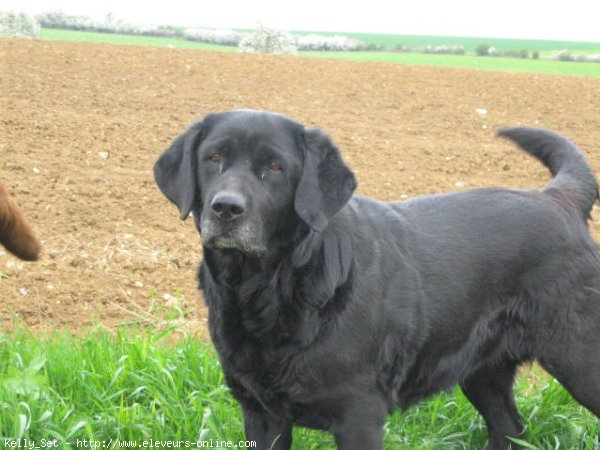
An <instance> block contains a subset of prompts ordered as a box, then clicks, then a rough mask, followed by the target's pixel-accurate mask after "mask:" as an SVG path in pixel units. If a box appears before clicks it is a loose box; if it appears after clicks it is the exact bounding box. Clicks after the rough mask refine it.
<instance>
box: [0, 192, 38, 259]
mask: <svg viewBox="0 0 600 450" xmlns="http://www.w3.org/2000/svg"><path fill="white" fill-rule="evenodd" d="M0 243H2V245H3V246H4V247H5V248H6V249H7V250H8V251H9V252H11V253H12V254H13V255H15V256H17V257H18V258H21V259H24V260H25V261H36V260H37V259H38V258H39V256H40V252H41V250H42V247H41V245H40V243H39V241H38V240H37V238H36V237H35V235H34V234H33V231H32V230H31V227H30V226H29V225H28V224H27V221H26V220H25V217H24V216H23V213H22V212H21V210H20V209H19V206H18V205H17V203H16V202H15V201H14V199H13V198H12V197H11V195H10V194H9V193H8V191H7V190H6V188H5V187H4V186H3V185H2V183H0Z"/></svg>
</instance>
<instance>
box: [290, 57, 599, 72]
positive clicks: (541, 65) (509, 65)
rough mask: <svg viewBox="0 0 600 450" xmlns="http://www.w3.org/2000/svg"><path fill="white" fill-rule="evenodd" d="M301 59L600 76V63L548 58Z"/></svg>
mask: <svg viewBox="0 0 600 450" xmlns="http://www.w3.org/2000/svg"><path fill="white" fill-rule="evenodd" d="M300 55H301V56H310V57H315V58H334V59H344V60H352V61H377V62H388V63H402V64H413V65H424V66H438V67H464V68H471V69H481V70H496V71H504V72H535V73H545V74H552V75H576V76H588V77H600V64H598V63H580V62H570V61H551V60H545V59H519V58H492V57H482V56H471V55H429V54H423V53H396V52H301V53H300Z"/></svg>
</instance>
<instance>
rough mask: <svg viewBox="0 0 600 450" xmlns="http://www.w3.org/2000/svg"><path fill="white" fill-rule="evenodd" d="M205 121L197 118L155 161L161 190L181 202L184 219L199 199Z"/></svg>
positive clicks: (156, 175)
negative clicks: (198, 170) (198, 157)
mask: <svg viewBox="0 0 600 450" xmlns="http://www.w3.org/2000/svg"><path fill="white" fill-rule="evenodd" d="M203 127H204V124H203V122H196V123H195V124H193V125H192V126H190V127H189V128H188V129H187V130H186V131H185V132H184V133H183V134H181V135H179V136H178V137H177V139H175V140H174V141H173V143H172V144H171V146H170V147H169V148H168V149H167V150H166V151H165V152H164V153H163V154H162V155H161V156H160V158H158V161H156V163H155V164H154V179H155V180H156V184H158V187H159V188H160V190H161V192H162V193H163V194H164V195H165V197H167V198H168V199H169V200H171V201H172V202H173V203H175V204H176V205H177V207H178V208H179V213H180V217H181V219H182V220H185V219H187V217H188V216H189V214H190V211H191V210H192V208H193V206H194V203H195V202H197V201H199V199H200V192H198V187H197V186H196V149H197V147H198V144H199V142H200V139H201V138H202V131H203Z"/></svg>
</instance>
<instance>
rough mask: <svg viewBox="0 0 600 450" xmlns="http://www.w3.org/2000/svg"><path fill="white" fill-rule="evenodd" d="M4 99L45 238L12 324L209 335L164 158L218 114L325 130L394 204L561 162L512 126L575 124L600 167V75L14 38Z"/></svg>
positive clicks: (19, 173)
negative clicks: (506, 134)
mask: <svg viewBox="0 0 600 450" xmlns="http://www.w3.org/2000/svg"><path fill="white" fill-rule="evenodd" d="M0 102H1V104H0V108H1V112H0V121H1V122H0V130H1V134H0V179H1V180H2V182H3V183H4V184H5V185H6V187H7V188H8V189H9V190H10V191H11V192H12V194H13V195H14V197H15V198H16V200H17V202H18V203H19V204H20V205H21V206H22V208H23V210H24V212H25V214H26V216H27V218H28V219H29V222H30V223H31V225H32V226H33V228H34V229H35V230H36V232H37V234H38V236H39V238H40V240H41V241H42V243H43V245H44V254H43V257H42V260H41V261H39V262H37V263H23V262H20V261H18V260H16V259H15V258H13V257H12V256H10V255H8V254H6V252H3V253H1V254H0V273H1V274H2V278H1V279H0V319H2V324H3V326H4V327H9V326H11V325H12V324H13V323H14V321H15V320H16V319H17V318H18V320H20V321H22V322H25V323H26V324H28V325H30V326H32V327H34V328H44V329H46V328H55V327H68V328H70V329H73V330H77V329H79V328H81V327H85V326H89V325H94V324H100V326H107V327H115V326H119V325H121V324H128V323H136V322H137V323H141V324H160V323H164V321H166V320H170V319H172V320H174V321H175V323H181V324H182V325H183V326H185V327H188V328H191V329H192V330H196V331H198V332H200V333H202V332H203V331H202V330H203V329H204V322H205V316H206V311H205V309H204V307H203V304H202V302H201V301H200V300H199V295H198V293H197V290H196V285H197V282H196V266H197V264H198V262H199V260H200V258H201V246H200V244H199V239H198V237H197V235H196V232H195V230H194V227H193V224H192V222H191V220H190V221H187V222H181V221H180V220H179V218H178V214H177V211H176V208H175V207H174V206H172V205H171V204H169V203H168V201H167V200H166V199H164V198H163V197H162V195H161V194H160V193H159V191H158V189H157V188H156V186H155V184H154V181H153V177H152V170H151V169H152V164H153V163H154V161H155V159H156V158H157V157H158V155H159V154H160V153H161V152H162V151H163V150H164V149H165V148H166V147H167V146H168V145H169V143H170V141H171V140H172V139H173V138H174V137H175V136H176V135H177V134H178V133H179V132H181V131H182V130H183V129H184V128H185V127H187V126H188V125H189V124H190V123H191V122H193V121H194V120H196V119H198V118H200V117H201V116H203V115H204V114H205V113H207V112H210V111H219V110H225V109H231V108H261V109H269V110H274V111H277V112H281V113H284V114H287V115H290V116H292V117H294V118H295V119H297V120H299V121H301V122H304V123H305V124H307V125H309V126H316V127H321V128H323V129H325V130H326V131H327V132H328V133H330V134H331V135H332V137H333V139H334V141H335V142H337V144H338V145H339V146H340V147H341V148H342V149H343V152H344V156H345V158H346V160H347V161H348V162H349V164H350V166H351V167H352V168H353V169H354V171H355V172H356V174H357V178H358V180H359V189H358V191H359V192H360V193H361V194H366V195H370V196H373V197H376V198H379V199H382V200H392V199H403V198H410V197H414V196H417V195H421V194H430V193H437V192H445V191H451V190H463V189H470V188H474V187H482V186H497V185H505V186H510V187H518V188H531V187H542V186H543V185H544V184H545V183H546V182H547V180H548V179H549V175H548V174H547V172H546V171H545V169H543V168H542V167H541V166H540V164H539V163H537V162H536V161H533V160H531V159H530V158H528V157H525V156H524V155H522V154H521V153H520V152H519V151H517V150H516V149H515V148H513V147H511V146H510V145H508V144H507V143H505V142H502V141H499V140H497V139H496V138H494V130H495V129H497V128H499V127H503V126H512V125H520V124H528V125H537V126H543V127H547V128H553V129H555V130H557V131H560V132H562V133H565V134H566V135H567V136H569V137H570V138H571V139H572V140H573V141H575V142H576V143H577V144H578V145H579V146H580V148H582V149H583V150H584V152H585V153H586V154H587V156H588V158H589V159H590V161H591V163H592V165H593V166H594V168H595V169H596V170H600V121H599V120H600V79H597V78H595V79H594V78H577V77H556V76H547V75H535V74H512V73H495V72H485V71H476V70H463V69H441V68H427V67H415V66H404V65H392V64H383V63H353V62H343V61H330V60H316V59H305V58H299V57H277V56H261V55H248V54H225V53H216V52H215V53H213V52H202V51H198V50H180V49H170V48H155V47H128V46H111V45H101V44H79V43H58V42H42V41H25V40H11V39H0ZM478 109H485V110H486V113H483V111H479V112H477V111H476V110H478ZM592 229H593V231H594V233H595V234H596V236H600V235H599V234H598V233H599V232H600V215H599V214H594V221H593V224H592Z"/></svg>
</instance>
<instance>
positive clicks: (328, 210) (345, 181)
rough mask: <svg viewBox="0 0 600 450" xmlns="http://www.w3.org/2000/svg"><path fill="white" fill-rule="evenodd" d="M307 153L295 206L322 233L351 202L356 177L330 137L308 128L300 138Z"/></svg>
mask: <svg viewBox="0 0 600 450" xmlns="http://www.w3.org/2000/svg"><path fill="white" fill-rule="evenodd" d="M301 146H302V147H303V154H304V167H303V171H302V176H301V177H300V181H299V183H298V187H297V188H296V198H295V202H294V207H295V209H296V213H297V214H298V216H300V218H301V219H302V220H303V221H304V222H305V223H306V224H308V225H309V226H310V227H311V228H312V229H313V230H316V231H323V230H324V229H325V227H326V226H327V223H328V222H329V220H330V219H331V218H332V217H333V216H335V215H336V214H337V213H338V211H339V210H340V209H342V207H343V206H344V205H345V204H346V203H347V202H348V200H350V197H351V196H352V192H354V189H356V178H355V177H354V174H353V173H352V171H351V170H350V169H349V168H348V166H346V164H345V163H344V161H343V160H342V158H341V156H340V152H339V150H338V149H337V148H336V147H335V145H334V144H333V143H332V142H331V139H330V138H329V136H327V134H325V133H324V132H323V131H321V130H318V129H305V130H304V132H303V135H302V139H301Z"/></svg>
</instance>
